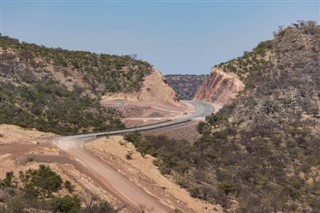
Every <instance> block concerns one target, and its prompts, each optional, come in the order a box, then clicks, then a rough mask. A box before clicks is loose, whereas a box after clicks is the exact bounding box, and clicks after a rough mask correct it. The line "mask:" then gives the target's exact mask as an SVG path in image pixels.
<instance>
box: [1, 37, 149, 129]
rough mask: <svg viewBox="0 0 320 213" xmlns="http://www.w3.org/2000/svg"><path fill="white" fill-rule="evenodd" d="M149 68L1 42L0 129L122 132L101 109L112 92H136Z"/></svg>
mask: <svg viewBox="0 0 320 213" xmlns="http://www.w3.org/2000/svg"><path fill="white" fill-rule="evenodd" d="M151 70H152V67H151V65H150V64H148V63H146V62H143V61H140V60H135V59H133V58H131V57H129V56H114V55H106V54H100V55H98V54H94V53H90V52H84V51H68V50H62V49H53V48H46V47H43V46H39V45H35V44H28V43H25V42H19V41H18V40H16V39H12V38H9V37H6V36H1V37H0V85H1V87H0V88H1V91H0V117H1V120H0V123H7V124H15V125H19V126H22V127H28V128H37V129H39V130H42V131H51V132H56V133H60V134H71V133H77V132H88V131H100V130H106V129H115V128H119V127H123V125H122V124H121V122H120V120H119V117H120V115H119V114H118V113H117V112H116V111H114V110H113V111H111V110H108V109H106V108H104V107H102V106H101V104H100V103H99V99H100V97H101V96H102V95H105V94H106V93H110V92H134V91H138V90H140V88H141V86H142V79H143V77H145V76H147V75H149V74H150V73H151Z"/></svg>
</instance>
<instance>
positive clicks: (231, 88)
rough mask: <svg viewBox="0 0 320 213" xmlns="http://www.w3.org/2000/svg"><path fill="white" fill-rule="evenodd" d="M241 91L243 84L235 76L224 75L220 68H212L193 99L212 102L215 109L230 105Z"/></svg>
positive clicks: (230, 74)
mask: <svg viewBox="0 0 320 213" xmlns="http://www.w3.org/2000/svg"><path fill="white" fill-rule="evenodd" d="M243 89H244V83H243V82H242V81H241V80H240V79H239V78H238V77H237V75H236V74H234V73H226V72H224V71H223V70H222V69H221V68H218V67H213V68H212V70H211V73H210V75H209V76H208V77H207V79H206V80H205V81H204V82H203V84H202V85H201V86H200V88H199V89H198V91H197V92H196V94H195V97H194V99H196V100H201V101H207V102H213V103H214V104H216V107H218V108H221V107H223V106H224V105H227V104H230V103H231V102H232V100H233V99H235V98H236V96H237V94H238V93H239V92H240V91H242V90H243Z"/></svg>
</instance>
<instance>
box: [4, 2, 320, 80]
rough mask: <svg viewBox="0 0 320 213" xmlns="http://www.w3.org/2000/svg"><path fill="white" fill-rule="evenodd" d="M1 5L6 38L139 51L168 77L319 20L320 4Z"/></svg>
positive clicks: (205, 69)
mask: <svg viewBox="0 0 320 213" xmlns="http://www.w3.org/2000/svg"><path fill="white" fill-rule="evenodd" d="M0 1H1V11H0V12H1V33H2V34H3V35H8V36H10V37H14V38H17V39H19V40H21V41H26V42H30V43H36V44H41V45H45V46H48V47H61V48H64V49H69V50H88V51H92V52H96V53H106V54H116V55H132V54H137V55H138V58H139V59H141V60H145V61H148V62H149V63H151V64H152V65H153V66H154V67H155V68H158V69H159V70H160V71H161V72H162V73H163V74H208V73H209V72H210V68H211V67H212V66H213V65H216V64H219V63H220V62H223V61H227V60H230V59H232V58H234V57H238V56H241V55H242V54H243V51H246V50H251V49H252V48H253V47H255V46H256V45H257V44H258V43H259V42H260V41H264V40H267V39H271V38H272V36H273V32H274V31H277V29H278V26H287V25H290V24H291V23H294V22H296V21H297V20H314V21H317V22H318V24H319V23H320V6H319V0H315V1H308V0H306V1H286V0H282V1H263V0H261V1H258V0H256V1H250V0H247V1H236V0H233V1H227V0H226V1H214V0H211V1H210V0H204V1H201V0H200V1H186V0H184V1H179V0H174V1H169V0H166V1H164V0H163V1H162V0H159V1H150V0H148V1H147V0H145V1H135V0H132V1H128V0H127V1H116V0H113V1H88V0H86V1H72V0H71V1H67V0H65V1H62V0H61V1H57V0H56V1H54V0H52V1H46V0H42V1H41V0H34V1H27V0H25V1H24V0H19V1H17V0H16V1H15V0H0Z"/></svg>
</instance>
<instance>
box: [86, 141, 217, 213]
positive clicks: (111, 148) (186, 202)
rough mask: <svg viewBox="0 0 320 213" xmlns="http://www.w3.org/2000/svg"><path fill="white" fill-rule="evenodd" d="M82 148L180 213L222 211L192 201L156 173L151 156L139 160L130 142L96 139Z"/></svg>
mask: <svg viewBox="0 0 320 213" xmlns="http://www.w3.org/2000/svg"><path fill="white" fill-rule="evenodd" d="M86 148H87V149H88V150H91V151H93V152H94V153H95V154H96V155H97V156H99V157H100V158H101V159H102V160H104V161H106V162H108V164H110V165H111V166H112V167H114V168H116V169H117V170H118V171H119V172H121V173H122V174H123V175H125V176H127V177H128V178H129V179H130V180H131V181H132V182H134V183H135V184H136V185H138V186H141V187H143V188H144V189H145V190H149V191H150V192H151V193H152V194H155V195H156V196H157V197H158V198H159V199H161V200H164V201H165V202H166V203H169V204H171V205H173V206H175V208H177V209H180V210H181V211H182V212H199V213H201V212H203V213H206V212H223V211H222V208H221V207H220V206H218V205H212V204H209V203H206V202H203V201H200V200H198V199H195V198H192V197H191V196H190V195H189V193H188V192H187V191H186V190H185V189H183V188H181V187H179V186H178V185H177V184H175V183H174V180H172V179H171V178H170V177H165V176H163V175H162V174H161V173H160V172H159V170H158V168H157V167H156V166H154V165H153V163H152V161H153V160H154V158H153V157H152V156H149V155H146V156H145V157H142V156H141V154H140V153H138V152H137V151H136V150H135V147H134V146H133V145H132V144H131V143H128V142H126V141H124V139H123V137H122V136H112V137H108V138H106V137H104V138H99V139H97V140H95V141H92V142H90V143H87V144H86ZM129 152H132V153H133V154H132V159H131V160H128V159H127V158H126V155H127V154H128V153H129Z"/></svg>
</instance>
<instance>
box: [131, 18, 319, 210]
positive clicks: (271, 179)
mask: <svg viewBox="0 0 320 213" xmlns="http://www.w3.org/2000/svg"><path fill="white" fill-rule="evenodd" d="M319 41H320V27H319V26H317V25H316V23H315V22H312V21H310V22H303V21H301V22H299V23H298V24H294V25H292V26H289V27H287V28H285V29H280V30H279V32H277V33H276V34H275V38H274V39H273V40H272V41H268V51H269V52H270V53H269V54H270V58H269V60H268V62H266V63H261V66H260V68H259V69H257V70H255V71H254V72H252V74H251V76H250V78H247V79H246V85H249V86H248V87H247V89H246V90H245V91H244V92H242V93H241V94H240V96H239V97H238V99H237V100H236V101H235V102H234V103H233V104H231V105H229V106H227V107H225V108H223V109H222V110H220V111H219V112H218V113H217V114H214V115H211V116H208V117H207V119H206V120H207V123H201V124H200V125H199V127H198V130H199V131H200V132H201V133H202V137H201V138H200V139H199V140H198V141H196V142H195V143H194V144H188V143H186V142H184V141H173V140H169V139H167V138H165V137H147V138H144V137H142V136H141V135H139V134H137V133H131V135H128V136H127V137H126V139H127V140H129V141H132V142H133V143H134V144H135V146H136V147H137V149H138V150H139V151H140V152H142V153H143V154H145V153H149V154H151V155H153V156H156V157H157V158H158V159H157V160H156V162H155V163H156V165H158V166H159V168H160V170H161V172H162V173H167V174H168V173H169V174H172V175H173V176H174V177H175V178H176V180H177V182H178V183H179V184H180V185H181V186H183V187H185V188H186V189H187V190H188V191H189V192H190V193H191V195H192V196H194V197H197V198H201V199H204V200H207V201H210V202H213V203H219V204H221V205H222V206H224V207H225V208H226V209H230V210H231V209H232V210H234V211H235V212H314V213H315V212H320V205H319V204H320V167H319V165H320V158H319V156H320V87H319V85H320V75H319V74H320V73H319V71H320V42H319ZM254 51H256V50H254ZM254 51H253V52H254ZM247 54H249V55H250V54H252V53H247ZM243 60H244V59H243ZM232 63H235V62H234V61H233V62H232ZM237 63H238V62H237ZM254 64H255V62H254ZM248 66H249V65H248ZM235 72H237V70H235Z"/></svg>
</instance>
